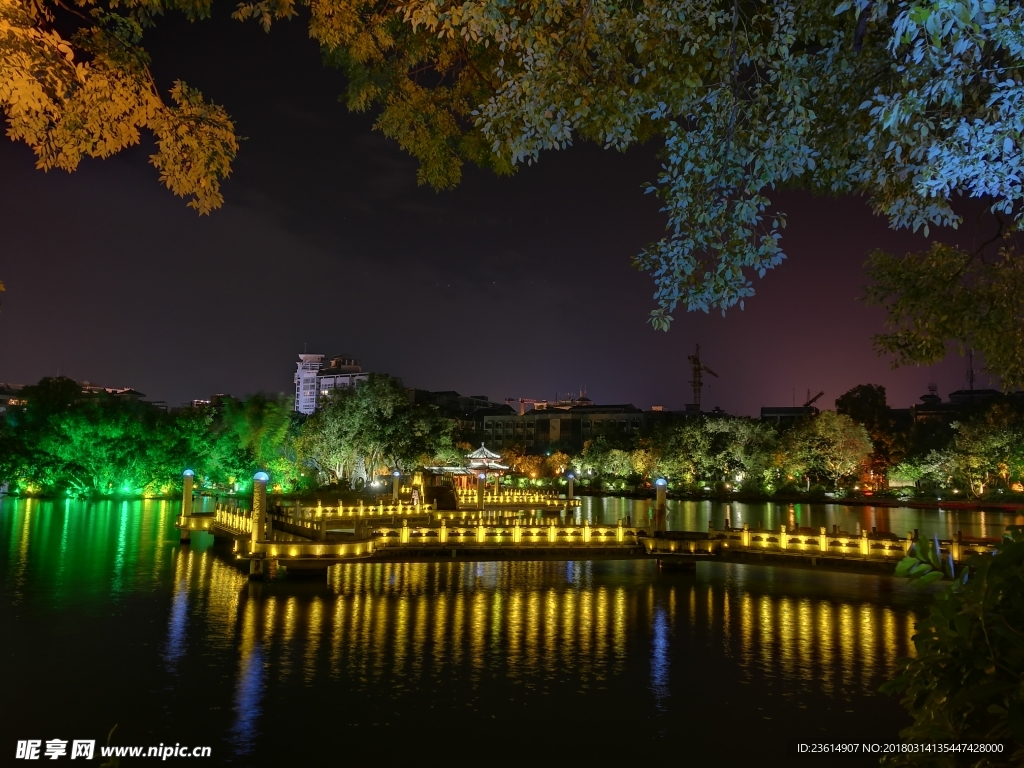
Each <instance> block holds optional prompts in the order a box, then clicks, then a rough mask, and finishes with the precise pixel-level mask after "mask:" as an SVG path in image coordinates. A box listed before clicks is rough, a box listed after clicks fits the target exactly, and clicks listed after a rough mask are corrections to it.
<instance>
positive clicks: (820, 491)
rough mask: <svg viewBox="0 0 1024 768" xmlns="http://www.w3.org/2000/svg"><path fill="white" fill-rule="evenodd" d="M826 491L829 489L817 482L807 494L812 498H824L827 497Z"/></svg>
mask: <svg viewBox="0 0 1024 768" xmlns="http://www.w3.org/2000/svg"><path fill="white" fill-rule="evenodd" d="M826 492H827V489H826V488H825V486H824V485H821V484H820V483H815V484H814V485H812V486H811V487H810V490H808V491H807V495H808V496H809V497H810V498H812V499H824V498H827V497H826V496H825V493H826Z"/></svg>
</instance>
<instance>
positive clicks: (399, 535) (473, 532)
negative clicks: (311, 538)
mask: <svg viewBox="0 0 1024 768" xmlns="http://www.w3.org/2000/svg"><path fill="white" fill-rule="evenodd" d="M402 522H403V524H402V525H401V526H390V527H385V526H377V527H376V528H375V529H374V532H375V534H376V536H375V539H374V542H375V544H376V546H377V548H378V549H380V548H383V547H403V546H408V547H432V546H436V547H445V546H455V545H458V547H460V548H462V547H467V546H469V547H473V546H485V547H504V546H527V547H530V546H536V547H585V546H597V547H605V546H620V547H622V546H626V547H635V546H638V541H639V539H638V533H639V532H640V531H639V529H637V528H633V527H627V526H625V525H623V523H622V521H621V520H620V521H619V522H618V524H616V525H593V526H592V525H591V524H590V523H589V522H588V521H584V523H583V524H582V525H579V524H576V523H569V524H565V525H561V524H559V523H558V522H557V521H551V522H549V523H546V524H539V523H530V522H524V521H522V520H520V519H518V518H516V519H514V520H511V521H509V520H501V519H500V518H499V519H497V520H489V519H486V518H478V519H477V520H475V521H474V523H473V524H470V525H466V524H464V523H461V522H457V523H454V524H452V525H450V526H449V525H448V521H446V520H444V519H443V518H442V520H441V524H440V525H433V526H416V525H409V524H408V522H407V521H404V520H403V521H402Z"/></svg>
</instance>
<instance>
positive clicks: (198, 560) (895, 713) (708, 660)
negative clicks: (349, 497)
mask: <svg viewBox="0 0 1024 768" xmlns="http://www.w3.org/2000/svg"><path fill="white" fill-rule="evenodd" d="M641 511H644V512H645V511H646V503H641V502H632V501H629V500H618V499H606V500H601V499H598V500H590V499H587V500H585V501H584V507H583V509H582V510H581V514H585V515H589V516H591V519H593V520H602V519H603V520H614V519H616V518H617V517H619V516H622V515H624V514H634V515H637V514H639V513H640V512H641ZM176 513H177V505H176V504H171V503H167V502H124V503H115V502H100V503H94V504H85V503H78V502H70V501H69V502H40V501H15V500H12V499H9V498H5V499H0V558H2V561H0V574H2V595H0V626H2V628H3V630H2V632H3V634H2V637H3V643H2V648H3V669H4V687H5V693H6V696H5V701H6V704H7V706H6V707H5V714H4V717H3V718H2V719H0V731H2V732H3V742H4V743H3V746H2V749H3V750H7V751H8V752H7V755H8V757H13V750H14V749H15V740H17V739H29V738H34V739H43V740H46V739H52V738H61V739H68V740H71V739H76V738H79V739H80V738H87V739H92V738H95V739H97V741H98V743H103V741H104V740H105V739H106V734H107V732H108V731H109V730H110V728H111V727H112V726H113V725H115V724H117V726H118V727H117V730H116V731H115V734H114V738H113V742H112V743H114V744H119V745H146V746H149V745H157V744H160V743H164V744H174V743H176V742H180V743H183V744H189V745H209V746H211V747H212V748H213V758H211V759H209V760H204V761H201V762H202V763H203V764H207V765H219V764H224V765H241V766H249V765H252V766H263V765H275V766H277V765H281V766H290V765H328V764H330V765H334V764H340V763H343V762H345V761H347V760H356V759H358V760H359V761H360V762H364V761H365V760H366V759H368V758H375V759H378V760H379V761H382V762H384V763H385V764H391V763H404V762H406V761H408V760H413V759H415V760H419V761H421V762H426V763H428V764H435V763H444V764H449V765H469V764H477V763H479V762H481V761H482V760H487V761H490V762H494V761H495V760H500V759H501V758H505V759H509V758H513V757H515V758H516V759H521V760H532V761H536V762H540V763H541V764H544V763H545V762H547V761H549V760H550V759H551V758H552V757H554V756H556V755H557V756H571V757H577V758H590V759H594V758H607V757H609V756H611V755H613V754H614V755H616V756H619V755H621V756H623V757H626V758H629V759H645V758H646V759H664V758H668V759H672V760H675V761H682V759H683V757H684V756H688V757H690V758H701V759H710V758H712V757H716V758H718V759H719V761H720V762H721V760H722V759H723V758H724V759H726V760H727V764H733V763H734V762H738V761H739V760H741V759H756V760H758V761H760V762H761V763H762V764H780V765H784V764H789V763H790V761H788V760H786V759H785V758H783V756H782V755H783V750H784V746H785V739H786V738H789V737H795V736H799V737H813V736H820V737H826V736H832V737H857V738H866V737H869V736H870V737H878V738H881V737H892V736H894V735H895V733H896V731H898V729H899V728H900V727H901V726H902V725H903V724H904V723H905V716H904V715H903V713H902V710H901V709H900V708H899V706H898V704H897V703H895V702H893V701H890V700H889V699H887V698H886V697H883V696H881V695H880V694H878V693H877V688H878V686H879V685H880V684H881V682H883V681H884V680H885V679H886V678H887V676H888V675H889V674H890V673H891V672H892V670H893V669H894V665H895V663H896V660H897V659H898V658H899V657H901V656H903V655H906V654H907V653H908V652H909V651H910V636H911V634H912V632H913V623H914V620H915V615H916V614H919V613H920V612H922V611H923V610H925V609H926V606H927V599H928V598H927V596H922V595H919V594H917V593H915V592H913V591H911V590H909V589H908V588H907V587H906V585H905V584H904V583H903V582H900V581H897V580H895V579H891V578H888V577H874V576H859V575H849V574H826V573H820V572H809V571H802V570H786V569H777V568H768V567H758V566H742V565H725V564H702V565H701V566H700V567H699V569H698V572H697V574H696V576H694V575H684V574H661V575H659V574H658V573H657V572H656V570H655V568H654V566H653V565H652V564H650V563H647V562H638V561H625V562H608V561H603V562H568V563H551V562H543V563H452V562H439V563H436V564H433V563H432V564H397V565H396V564H355V565H347V566H339V567H335V568H332V569H331V571H330V573H329V577H328V581H327V583H310V582H308V581H295V580H289V579H287V578H283V577H282V578H278V579H275V580H272V581H268V582H266V583H263V584H257V583H250V582H249V581H248V579H247V577H246V576H245V575H244V574H243V573H241V572H240V571H239V570H237V569H236V568H235V567H234V565H233V564H232V563H231V562H230V561H229V560H228V559H226V558H225V557H224V556H223V555H222V554H220V551H219V550H218V551H215V550H214V548H213V546H212V539H211V538H210V537H208V536H206V535H202V536H198V537H196V538H195V539H194V541H193V544H192V545H191V547H184V548H182V547H180V546H179V545H178V541H177V535H176V532H175V530H174V528H173V522H174V516H175V514H176ZM709 513H710V514H711V515H712V516H713V519H716V520H721V519H723V518H724V516H725V515H726V514H729V515H730V517H731V519H732V520H733V522H734V524H735V523H736V522H751V523H752V524H754V525H756V523H757V522H758V520H761V521H762V522H764V523H765V524H767V525H777V524H778V523H779V522H780V521H782V520H784V519H785V518H788V517H789V516H790V514H791V512H790V510H789V508H788V507H780V508H768V507H766V505H753V506H744V505H738V504H733V505H732V507H731V508H730V509H728V510H726V508H725V506H724V505H712V504H701V503H681V504H673V508H672V510H671V517H670V525H671V526H672V527H674V528H684V527H685V528H691V529H695V530H701V529H703V528H706V526H707V515H708V514H709ZM792 514H793V515H795V516H797V518H798V523H799V524H801V525H808V524H813V525H819V524H820V525H831V524H832V523H839V524H841V525H842V526H843V527H844V528H845V529H848V530H853V529H854V523H856V522H860V523H861V525H863V526H870V525H877V526H878V527H879V528H882V527H888V526H886V525H885V523H883V522H882V521H883V520H885V521H888V522H890V523H892V526H893V527H894V530H897V531H901V530H905V529H906V528H908V527H909V528H915V527H916V528H919V529H921V530H922V532H923V533H930V532H931V531H932V530H935V531H937V532H939V533H940V534H946V533H948V532H949V531H950V530H963V531H964V533H965V534H966V535H980V534H983V533H987V534H988V535H997V529H998V530H1001V527H1002V526H1003V525H1005V524H1006V523H1008V522H1014V521H1015V516H1014V515H995V514H992V513H989V514H987V515H984V516H983V515H980V514H966V513H963V512H960V513H958V514H957V515H953V514H952V513H939V512H936V511H913V510H871V509H870V508H845V507H841V506H828V507H825V506H822V507H803V508H800V509H794V510H793V512H792ZM759 515H760V516H761V517H758V516H759ZM11 762H14V761H13V760H9V759H4V760H0V764H4V765H6V764H9V763H11ZM99 762H100V761H99V760H98V759H97V762H96V763H94V764H98V763H99ZM153 762H154V761H153V760H152V759H150V760H145V759H143V760H137V761H135V762H133V761H131V760H130V759H123V760H122V763H121V764H122V765H123V766H129V765H133V764H153ZM168 762H175V761H174V760H173V759H172V760H169V761H168ZM177 762H188V761H184V760H178V761H177ZM698 764H699V763H698ZM813 764H814V762H813V761H808V760H802V761H800V762H799V763H796V764H795V765H802V766H808V765H813Z"/></svg>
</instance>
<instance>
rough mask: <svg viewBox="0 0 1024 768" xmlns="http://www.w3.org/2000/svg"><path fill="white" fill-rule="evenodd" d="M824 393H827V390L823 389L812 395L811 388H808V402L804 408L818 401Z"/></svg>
mask: <svg viewBox="0 0 1024 768" xmlns="http://www.w3.org/2000/svg"><path fill="white" fill-rule="evenodd" d="M824 394H825V390H821V392H819V393H818V394H816V395H815V396H814V397H811V390H809V389H808V390H807V402H806V403H804V408H810V407H811V406H812V405H814V404H815V403H816V402H817V401H818V398H819V397H821V396H822V395H824Z"/></svg>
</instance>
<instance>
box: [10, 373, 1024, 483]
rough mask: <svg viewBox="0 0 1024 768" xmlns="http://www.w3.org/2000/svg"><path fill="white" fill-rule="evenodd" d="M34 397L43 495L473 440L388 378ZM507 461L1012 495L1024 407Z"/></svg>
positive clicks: (31, 422) (285, 475)
mask: <svg viewBox="0 0 1024 768" xmlns="http://www.w3.org/2000/svg"><path fill="white" fill-rule="evenodd" d="M22 399H23V400H24V401H25V403H26V404H25V405H22V406H17V407H13V408H11V409H10V410H9V411H8V412H7V413H6V414H4V418H3V419H2V421H0V483H3V482H7V483H9V484H10V487H11V489H12V490H13V491H15V492H21V493H31V494H40V495H64V494H67V495H71V496H96V495H151V496H161V495H173V494H175V493H176V492H177V490H178V489H179V488H180V482H181V472H182V470H183V469H184V468H186V467H188V468H191V469H193V470H194V471H195V472H196V475H197V477H198V478H199V481H198V482H199V487H200V488H201V489H204V490H210V491H217V492H225V491H235V492H244V491H246V490H247V489H248V487H249V485H248V484H249V482H250V478H252V476H253V474H254V473H255V472H256V471H258V470H264V471H267V472H269V473H270V476H271V478H272V490H273V491H275V492H279V493H302V492H305V491H313V490H316V489H318V488H324V487H326V486H330V487H333V488H334V489H337V490H342V489H353V488H359V487H362V486H363V485H365V484H366V483H368V482H372V481H373V478H374V477H375V476H377V475H379V474H382V473H390V472H391V471H393V470H395V469H398V470H400V471H402V472H403V473H404V472H408V471H410V470H412V469H414V468H416V467H417V466H423V465H428V466H455V465H459V464H461V462H462V457H463V456H464V455H465V453H466V452H468V450H469V449H470V442H475V436H474V435H472V434H470V433H468V432H467V433H466V434H463V435H462V436H461V438H462V440H460V435H459V434H458V433H457V428H456V423H455V422H454V421H453V420H450V419H446V418H444V417H443V416H442V415H441V414H440V413H439V412H438V410H437V409H436V408H434V407H433V406H425V405H413V404H411V403H410V402H409V398H408V395H407V393H406V391H405V390H404V389H403V387H402V386H401V384H400V383H399V382H398V381H397V380H394V379H390V378H388V377H384V376H371V378H370V380H369V381H368V382H366V383H364V384H362V385H360V386H359V387H356V388H354V389H342V390H336V391H335V392H333V393H331V394H330V395H328V396H327V397H326V398H325V399H324V400H323V401H322V404H321V408H320V409H319V410H317V412H316V413H315V414H313V415H312V416H309V417H306V416H303V415H301V414H297V413H295V412H294V411H293V409H292V402H291V399H290V398H284V397H267V396H262V395H257V396H254V397H250V398H248V399H245V400H235V399H232V398H225V399H224V400H223V401H222V402H219V403H217V404H216V405H215V406H205V407H199V408H184V409H181V410H177V411H173V412H167V411H164V410H160V409H158V408H155V407H154V406H152V405H150V404H147V403H143V402H136V401H133V400H129V399H124V398H122V397H119V396H116V395H108V394H105V393H98V394H87V395H86V394H83V393H82V391H81V388H80V387H79V385H78V384H76V383H75V382H74V381H71V380H70V379H65V378H56V379H43V380H42V381H41V382H39V383H38V384H36V385H34V386H31V387H26V388H25V389H24V390H23V391H22ZM902 413H903V414H905V413H906V412H902ZM498 451H499V452H500V453H501V454H502V455H503V457H504V458H503V461H504V462H505V463H506V464H508V465H509V466H510V467H511V468H512V470H513V472H512V473H511V474H509V475H506V477H504V478H503V482H504V483H506V484H512V485H518V486H541V487H553V488H558V487H563V486H564V485H565V484H566V482H567V476H568V474H569V473H572V474H573V475H574V476H575V482H576V489H577V491H578V492H603V493H617V494H622V493H648V492H649V491H650V488H651V483H652V482H653V480H654V479H656V478H658V477H664V478H666V479H667V480H668V483H669V490H670V492H671V493H673V494H675V495H681V496H707V495H718V496H722V495H726V496H740V497H747V498H771V497H780V498H787V499H788V498H793V497H802V498H807V499H809V500H810V499H823V498H826V496H827V495H832V496H843V495H845V496H849V494H853V493H870V494H873V495H874V496H875V497H878V496H882V495H891V496H894V497H898V498H911V497H916V498H936V499H941V498H946V499H950V498H964V499H978V498H985V499H1009V498H1012V497H1013V496H1014V495H1015V494H1019V493H1021V492H1022V491H1024V487H1022V486H1021V482H1022V480H1024V404H1022V403H1021V402H1020V398H1016V397H1007V398H1002V399H997V400H993V401H990V402H988V403H987V404H983V405H979V406H977V407H975V408H974V409H973V410H965V411H963V412H961V414H960V416H959V418H958V420H957V421H954V422H952V423H946V422H943V421H931V420H918V421H912V420H911V419H909V417H904V416H902V415H901V412H898V411H892V410H891V409H889V408H888V406H887V404H886V400H885V389H884V388H882V387H878V386H873V385H861V386H858V387H855V388H854V389H852V390H850V392H847V393H846V394H844V395H843V396H842V397H840V398H838V399H837V400H836V411H823V412H821V413H818V414H814V415H808V416H806V417H803V418H800V419H797V420H795V421H792V422H790V423H783V424H776V423H772V422H768V421H760V420H757V419H751V418H744V417H730V416H715V417H710V416H702V417H698V418H693V417H682V416H679V417H676V418H674V419H673V418H667V419H666V420H665V421H664V422H662V423H661V424H659V425H658V426H657V427H656V428H655V429H653V430H651V431H649V432H647V433H642V434H627V433H623V432H615V431H608V432H606V433H605V434H602V435H601V436H599V437H595V438H592V439H590V440H587V441H586V442H585V444H584V446H583V449H582V450H581V451H572V450H570V449H569V447H568V446H565V445H558V444H555V445H551V446H548V447H547V449H546V450H545V451H544V452H543V453H540V454H537V453H534V452H531V451H530V450H528V449H527V448H526V446H524V445H510V446H504V447H502V448H500V449H498ZM890 484H895V485H897V486H899V487H895V488H890V487H889V485H890Z"/></svg>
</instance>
